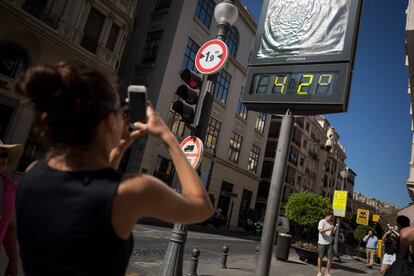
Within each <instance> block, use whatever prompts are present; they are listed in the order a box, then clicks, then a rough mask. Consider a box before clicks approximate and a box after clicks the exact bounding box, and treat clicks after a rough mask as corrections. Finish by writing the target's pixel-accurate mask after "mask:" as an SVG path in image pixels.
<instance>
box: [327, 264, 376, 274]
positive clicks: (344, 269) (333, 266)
mask: <svg viewBox="0 0 414 276" xmlns="http://www.w3.org/2000/svg"><path fill="white" fill-rule="evenodd" d="M332 269H339V270H343V271H348V272H351V273H355V274H368V273H367V272H366V271H364V270H360V269H356V268H352V267H348V266H344V265H341V264H338V263H333V264H332Z"/></svg>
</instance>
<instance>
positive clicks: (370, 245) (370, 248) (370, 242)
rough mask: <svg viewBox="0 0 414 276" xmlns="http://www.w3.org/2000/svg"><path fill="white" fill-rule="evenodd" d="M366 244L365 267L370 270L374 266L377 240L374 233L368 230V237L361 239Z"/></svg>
mask: <svg viewBox="0 0 414 276" xmlns="http://www.w3.org/2000/svg"><path fill="white" fill-rule="evenodd" d="M362 240H363V241H364V242H366V244H367V245H366V254H367V267H368V268H372V267H373V265H374V259H375V255H376V253H377V249H378V238H377V236H375V235H374V231H372V230H369V231H368V235H366V236H365V237H364V238H363V239H362Z"/></svg>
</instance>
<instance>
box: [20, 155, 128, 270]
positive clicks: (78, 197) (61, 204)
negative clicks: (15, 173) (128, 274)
mask: <svg viewBox="0 0 414 276" xmlns="http://www.w3.org/2000/svg"><path fill="white" fill-rule="evenodd" d="M120 181H121V174H119V173H118V172H116V171H115V170H113V169H103V170H99V171H88V172H64V171H58V170H55V169H52V168H50V167H49V166H48V165H47V163H46V162H38V163H37V164H36V165H35V167H34V168H32V169H31V170H30V171H29V172H28V173H27V174H26V175H25V176H24V178H23V181H22V182H21V183H20V184H19V189H18V192H17V199H16V214H17V237H18V241H19V245H20V256H21V259H22V262H23V269H24V271H25V274H26V275H27V276H37V275H42V276H49V275H54V276H58V275H59V276H66V275H76V276H77V275H85V276H86V275H111V276H118V275H122V276H124V275H125V271H126V268H127V266H128V261H129V257H130V255H131V251H132V248H133V237H132V235H131V236H130V238H129V240H128V241H125V240H122V239H120V238H119V237H118V236H117V234H116V233H115V232H114V230H113V227H112V221H111V213H112V203H113V200H114V198H115V195H116V193H117V188H118V185H119V183H120Z"/></svg>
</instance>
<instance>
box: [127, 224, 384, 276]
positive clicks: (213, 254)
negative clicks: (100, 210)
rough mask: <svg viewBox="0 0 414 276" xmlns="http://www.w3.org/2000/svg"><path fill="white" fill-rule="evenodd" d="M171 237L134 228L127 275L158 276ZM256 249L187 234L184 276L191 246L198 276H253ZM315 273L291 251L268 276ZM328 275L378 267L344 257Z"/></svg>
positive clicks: (205, 235) (234, 240) (243, 242)
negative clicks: (195, 254)
mask: <svg viewBox="0 0 414 276" xmlns="http://www.w3.org/2000/svg"><path fill="white" fill-rule="evenodd" d="M211 231H212V232H215V229H214V228H211ZM203 232H206V231H205V230H204V231H203ZM207 232H208V230H207ZM170 233H171V228H165V227H155V226H148V225H137V226H136V227H135V230H134V237H135V248H134V253H133V256H132V257H131V261H130V265H129V267H128V273H129V275H131V276H147V275H148V276H149V275H157V274H158V272H159V269H160V267H161V263H162V260H163V257H164V254H165V251H166V249H167V246H168V238H169V236H170ZM225 243H227V244H229V245H230V251H229V254H228V260H227V267H228V268H227V269H222V268H220V264H221V258H222V255H221V248H222V246H223V245H224V244H225ZM257 245H258V242H257V241H253V240H246V239H241V238H234V237H227V236H223V235H217V234H208V233H199V232H194V231H189V232H188V236H187V242H186V247H185V254H184V265H183V272H184V275H187V273H188V269H189V261H190V259H191V250H192V248H193V247H194V246H198V247H199V248H200V251H201V254H200V258H199V259H200V261H199V264H198V270H197V272H198V275H199V276H213V275H220V276H221V275H224V276H227V275H228V276H233V275H234V276H244V275H254V273H255V268H256V258H257V256H256V247H257ZM316 272H317V269H316V267H315V266H313V265H310V264H307V263H305V262H302V261H300V260H299V257H298V256H297V255H296V253H295V252H294V251H293V250H291V252H290V257H289V260H288V261H287V262H283V261H278V260H277V259H276V258H274V257H272V264H271V270H270V275H286V276H287V275H289V276H302V275H306V276H309V275H316ZM331 274H332V275H336V276H342V275H344V276H345V275H360V274H365V275H379V266H376V267H374V269H372V270H371V269H368V268H366V265H365V264H364V263H362V262H358V261H354V260H352V258H347V257H343V258H342V263H335V264H334V265H333V269H332V272H331Z"/></svg>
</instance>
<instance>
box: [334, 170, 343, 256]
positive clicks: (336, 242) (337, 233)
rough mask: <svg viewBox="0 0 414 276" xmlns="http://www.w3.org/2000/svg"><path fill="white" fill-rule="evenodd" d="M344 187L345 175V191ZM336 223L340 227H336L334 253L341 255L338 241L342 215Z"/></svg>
mask: <svg viewBox="0 0 414 276" xmlns="http://www.w3.org/2000/svg"><path fill="white" fill-rule="evenodd" d="M344 189H345V177H342V182H341V191H343V190H344ZM336 224H338V228H337V229H336V232H335V240H334V253H335V256H337V257H339V251H338V242H339V229H340V228H341V218H340V217H337V218H336Z"/></svg>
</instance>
